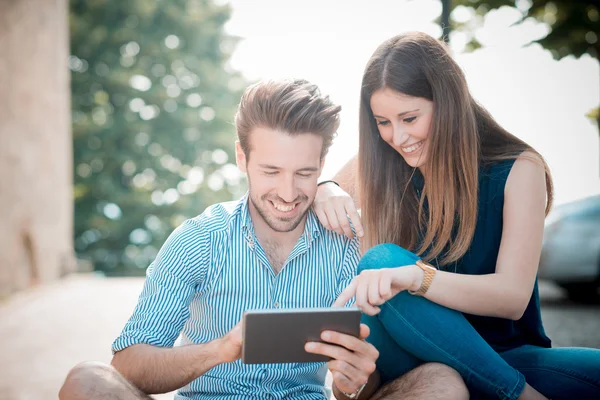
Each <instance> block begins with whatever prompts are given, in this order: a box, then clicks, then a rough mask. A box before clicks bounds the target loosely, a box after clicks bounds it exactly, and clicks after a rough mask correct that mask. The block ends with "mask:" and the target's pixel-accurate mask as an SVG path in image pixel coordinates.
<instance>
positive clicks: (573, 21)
mask: <svg viewBox="0 0 600 400" xmlns="http://www.w3.org/2000/svg"><path fill="white" fill-rule="evenodd" d="M458 6H466V7H471V8H473V9H475V11H476V13H477V14H478V15H479V16H483V15H485V14H486V13H488V12H489V11H491V10H494V9H498V8H500V7H506V6H508V7H515V8H517V9H518V10H520V11H521V13H522V14H523V18H522V20H521V22H522V21H525V20H526V19H528V18H534V19H535V20H537V21H539V22H545V23H546V24H548V26H549V28H550V30H549V32H548V34H547V35H546V36H545V37H543V38H541V39H538V40H536V41H535V42H536V43H539V44H541V45H542V46H543V47H544V48H546V49H548V50H550V51H551V52H552V54H553V56H554V57H555V58H557V59H560V58H563V57H565V56H568V55H573V56H575V57H580V56H581V55H583V54H585V53H588V54H590V55H592V56H593V57H596V58H598V57H599V56H600V38H599V37H598V34H599V32H600V2H599V1H598V0H577V1H573V0H552V1H551V0H512V1H511V0H453V1H452V2H451V7H452V8H453V9H454V8H456V7H458ZM459 29H460V27H459ZM471 47H477V43H476V42H473V43H472V44H471Z"/></svg>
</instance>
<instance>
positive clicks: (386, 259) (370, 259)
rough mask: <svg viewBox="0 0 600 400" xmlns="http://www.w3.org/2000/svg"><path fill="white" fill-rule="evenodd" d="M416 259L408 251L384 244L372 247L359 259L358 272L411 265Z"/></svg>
mask: <svg viewBox="0 0 600 400" xmlns="http://www.w3.org/2000/svg"><path fill="white" fill-rule="evenodd" d="M417 260H418V257H417V256H416V255H414V254H413V253H411V252H410V251H408V250H406V249H404V248H402V247H400V246H398V245H395V244H392V243H384V244H379V245H377V246H373V247H372V248H370V249H369V250H367V252H366V253H365V254H364V255H363V256H362V257H361V259H360V262H359V264H358V272H359V273H360V272H362V271H364V270H367V269H380V268H393V267H402V266H405V265H412V264H414V263H415V262H416V261H417Z"/></svg>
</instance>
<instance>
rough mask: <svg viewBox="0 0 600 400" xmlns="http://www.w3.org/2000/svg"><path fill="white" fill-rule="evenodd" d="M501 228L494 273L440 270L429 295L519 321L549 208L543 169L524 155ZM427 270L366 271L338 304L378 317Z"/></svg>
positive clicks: (512, 175)
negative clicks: (352, 305) (351, 301)
mask: <svg viewBox="0 0 600 400" xmlns="http://www.w3.org/2000/svg"><path fill="white" fill-rule="evenodd" d="M504 193H505V198H504V210H503V229H502V239H501V243H500V251H499V254H498V259H497V262H496V271H495V272H494V273H493V274H488V275H466V274H457V273H452V272H444V271H437V272H436V274H435V277H434V278H433V281H432V283H431V285H430V287H429V290H428V291H427V293H425V297H426V298H428V299H429V300H431V301H433V302H435V303H438V304H441V305H443V306H446V307H448V308H452V309H455V310H458V311H461V312H465V313H469V314H475V315H484V316H490V317H500V318H507V319H514V320H517V319H520V318H521V316H522V315H523V312H524V311H525V309H526V308H527V304H528V302H529V300H530V298H531V293H532V291H533V286H534V283H535V277H536V274H537V269H538V262H539V259H540V253H541V248H542V236H543V231H544V217H545V214H544V212H545V205H546V185H545V175H544V169H543V168H542V167H541V166H540V165H538V164H536V163H535V162H532V161H530V160H529V159H526V158H524V157H520V158H519V159H518V160H517V161H516V162H515V164H514V165H513V168H512V170H511V172H510V175H509V177H508V180H507V183H506V186H505V190H504ZM423 276H424V272H423V271H422V270H421V269H420V268H419V267H418V266H416V265H410V266H404V267H399V268H383V269H378V270H365V271H362V272H361V273H360V275H358V276H357V277H356V278H354V280H353V281H352V283H351V284H350V285H349V286H348V287H347V288H346V289H345V290H344V291H343V292H342V293H341V294H340V296H339V297H338V299H337V300H336V302H335V303H334V306H341V305H344V304H346V302H347V301H348V300H349V299H351V298H352V297H354V296H356V305H357V306H358V307H360V308H361V309H362V310H363V312H365V313H367V314H369V315H374V314H376V313H378V312H379V308H378V306H379V305H381V304H383V303H384V302H385V301H387V300H389V299H390V298H392V297H393V296H395V295H396V294H397V293H398V292H400V291H402V290H412V291H416V290H417V289H418V288H419V287H420V286H421V282H422V281H423Z"/></svg>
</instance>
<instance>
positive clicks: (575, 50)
mask: <svg viewBox="0 0 600 400" xmlns="http://www.w3.org/2000/svg"><path fill="white" fill-rule="evenodd" d="M442 6H443V8H444V11H445V12H446V13H444V12H442V15H445V14H446V15H448V14H450V12H451V11H452V10H454V9H455V8H457V7H470V8H473V9H474V10H475V15H476V18H475V21H468V22H466V23H465V22H461V23H458V22H456V21H452V19H450V21H449V24H450V26H451V27H452V28H454V29H457V30H461V31H463V32H466V33H468V34H469V36H470V38H471V40H470V41H469V43H467V46H466V49H467V50H474V49H477V48H478V47H480V46H481V45H480V44H479V43H478V42H477V39H475V36H474V32H473V28H474V25H477V24H478V23H479V24H480V23H481V22H482V20H483V16H485V14H487V13H488V12H490V11H492V10H495V9H498V8H501V7H515V8H516V9H518V10H520V11H521V14H522V18H521V20H520V21H519V22H517V24H519V23H522V22H524V21H526V20H527V19H531V18H532V19H534V20H536V21H538V22H544V23H546V24H547V25H548V27H549V31H548V34H547V35H546V36H544V37H542V38H540V39H538V40H535V41H534V43H539V44H540V45H542V46H543V47H544V48H546V49H548V50H550V51H551V52H552V55H553V56H554V58H555V59H561V58H563V57H566V56H569V55H572V56H575V57H581V56H582V55H584V54H589V55H590V56H592V57H594V58H596V60H599V61H600V37H598V35H600V1H598V0H576V1H575V0H512V1H511V0H442ZM473 22H475V23H473ZM594 89H595V90H598V88H594ZM594 89H592V90H594ZM588 116H589V117H590V118H591V119H594V120H595V121H596V124H597V126H598V128H599V131H598V132H599V134H600V113H599V112H598V107H596V108H595V109H593V110H590V112H589V113H588Z"/></svg>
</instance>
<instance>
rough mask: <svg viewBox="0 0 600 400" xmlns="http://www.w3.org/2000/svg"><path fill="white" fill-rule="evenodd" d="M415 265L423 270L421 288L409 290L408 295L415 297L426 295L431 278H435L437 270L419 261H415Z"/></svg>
mask: <svg viewBox="0 0 600 400" xmlns="http://www.w3.org/2000/svg"><path fill="white" fill-rule="evenodd" d="M415 264H416V265H417V267H419V268H421V269H422V270H423V281H422V282H421V286H420V287H419V289H418V290H409V291H408V293H410V294H412V295H415V296H423V295H424V294H425V293H427V290H429V286H430V285H431V282H432V281H433V277H434V276H435V273H436V271H437V269H435V267H432V266H431V265H428V264H425V263H424V262H423V261H421V260H417V262H416V263H415Z"/></svg>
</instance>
